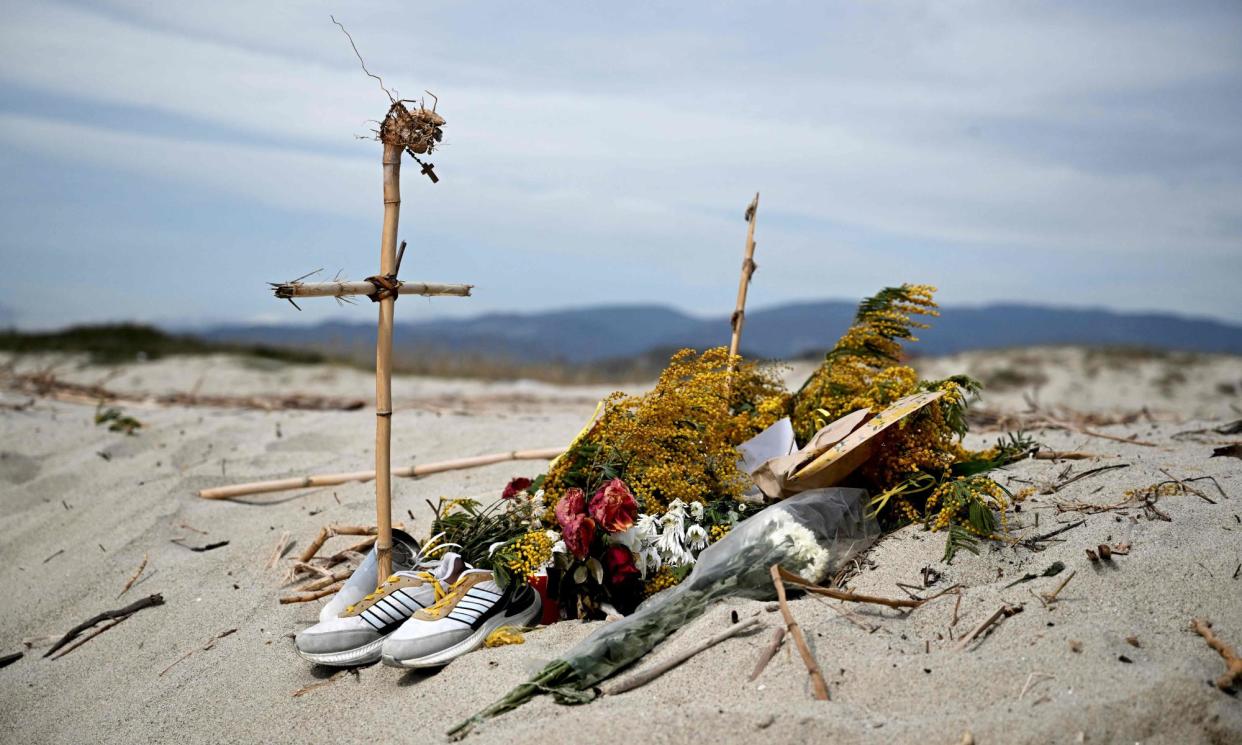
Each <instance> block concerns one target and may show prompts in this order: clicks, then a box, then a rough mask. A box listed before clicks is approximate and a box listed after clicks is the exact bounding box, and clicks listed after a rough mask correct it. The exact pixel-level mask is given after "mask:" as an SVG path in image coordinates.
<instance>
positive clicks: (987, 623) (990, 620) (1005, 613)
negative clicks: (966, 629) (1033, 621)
mask: <svg viewBox="0 0 1242 745" xmlns="http://www.w3.org/2000/svg"><path fill="white" fill-rule="evenodd" d="M1021 612H1022V606H1021V605H1009V604H1008V603H1006V604H1004V605H1002V606H1001V607H1000V608H997V609H996V612H995V613H993V614H992V615H990V616H988V617H987V618H985V619H983V622H982V623H980V624H979V625H978V626H976V627H974V628H973V629H971V631H970V633H969V634H967V635H966V636H963V637H962V640H961V641H960V642H958V644H957V651H959V652H961V651H962V650H964V649H966V647H968V646H970V643H971V642H972V641H974V640H975V639H976V638H978V637H979V636H980V635H982V634H983V632H985V631H987V630H988V629H990V628H991V627H992V626H993V625H995V624H996V623H997V622H999V621H1000V620H1001V619H1002V618H1008V617H1009V616H1012V615H1015V614H1017V613H1021Z"/></svg>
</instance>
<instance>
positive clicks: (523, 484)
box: [500, 476, 531, 499]
mask: <svg viewBox="0 0 1242 745" xmlns="http://www.w3.org/2000/svg"><path fill="white" fill-rule="evenodd" d="M530 484H531V481H530V479H524V478H522V477H521V476H518V477H517V478H515V479H513V480H512V481H510V482H509V484H508V486H506V487H505V490H504V491H503V492H502V493H501V494H500V498H501V499H513V498H514V497H516V496H517V495H519V494H521V493H522V492H524V491H526V490H527V489H528V488H529V487H530Z"/></svg>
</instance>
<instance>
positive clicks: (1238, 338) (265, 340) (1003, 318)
mask: <svg viewBox="0 0 1242 745" xmlns="http://www.w3.org/2000/svg"><path fill="white" fill-rule="evenodd" d="M855 309H856V305H855V303H852V302H844V301H823V302H802V303H790V304H787V305H780V306H776V307H772V308H766V309H758V310H755V311H753V312H752V313H750V314H748V315H747V317H746V326H745V331H744V333H743V337H742V339H743V343H742V350H743V352H744V353H746V354H747V355H750V356H754V357H761V358H780V359H792V358H796V357H803V356H809V355H816V356H817V355H819V354H822V353H823V352H824V350H825V349H827V348H828V347H829V346H830V345H832V344H833V343H834V342H835V340H836V339H837V338H838V337H839V336H840V335H841V333H842V332H843V331H844V330H845V329H846V328H848V327H849V325H850V323H851V321H852V320H853V317H854V312H855ZM933 320H934V323H933V325H932V328H930V329H926V330H924V331H923V332H922V333H920V334H919V337H920V339H921V341H920V343H919V344H918V345H917V347H916V350H917V351H918V352H919V353H920V354H924V355H940V354H948V353H952V352H961V351H967V350H972V349H988V348H1002V347H1025V346H1034V345H1052V344H1074V345H1090V346H1131V347H1145V348H1152V349H1167V350H1184V351H1193V352H1227V353H1233V354H1242V325H1237V324H1229V323H1223V322H1220V321H1213V320H1207V319H1196V318H1183V317H1179V316H1175V315H1170V314H1162V313H1117V312H1113V311H1108V310H1097V309H1070V308H1051V307H1044V306H1034V305H1008V304H1004V305H987V306H982V307H974V308H954V307H949V308H942V309H941V316H940V318H937V319H933ZM195 335H196V336H199V337H202V338H206V339H209V340H213V341H220V342H230V343H242V344H260V345H269V346H282V347H297V348H301V349H315V350H320V351H324V352H329V353H334V354H346V355H367V354H374V339H375V326H374V324H373V323H371V322H369V321H357V322H347V323H343V322H338V321H332V322H325V323H321V324H317V325H313V326H282V325H244V326H241V325H233V326H217V327H213V328H209V329H206V330H199V331H198V332H196V334H195ZM728 342H729V321H728V318H727V317H717V318H706V319H704V318H696V317H694V316H689V315H686V314H685V313H682V312H680V311H678V310H676V309H673V308H670V307H666V306H658V305H624V306H599V307H593V308H581V309H575V310H559V311H548V312H539V313H490V314H487V315H482V316H478V317H476V318H469V319H456V320H436V321H421V322H419V321H416V322H408V323H398V324H397V327H396V330H395V344H396V348H397V352H398V354H401V355H404V356H407V357H409V356H415V357H416V356H418V355H420V354H436V353H445V352H448V353H454V354H456V355H459V356H470V357H477V358H485V359H499V360H508V361H514V362H535V361H543V362H559V363H568V364H587V365H589V364H597V363H600V362H603V361H606V360H616V359H622V358H628V357H636V356H641V355H650V354H663V353H666V352H667V351H668V350H670V349H675V348H680V347H695V348H698V349H703V348H705V347H710V346H717V345H724V344H728Z"/></svg>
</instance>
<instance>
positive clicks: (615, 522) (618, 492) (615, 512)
mask: <svg viewBox="0 0 1242 745" xmlns="http://www.w3.org/2000/svg"><path fill="white" fill-rule="evenodd" d="M591 517H593V518H595V522H597V523H599V526H600V527H601V528H603V529H604V530H606V531H608V532H609V533H620V532H621V531H623V530H628V529H629V527H630V526H631V525H633V524H634V521H635V520H637V519H638V502H636V501H634V495H633V494H631V493H630V488H629V487H628V486H626V485H625V482H624V481H622V480H621V479H613V480H612V481H609V482H608V483H607V484H604V485H603V487H601V488H600V490H599V491H597V492H595V496H593V497H591Z"/></svg>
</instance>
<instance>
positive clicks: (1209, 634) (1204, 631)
mask: <svg viewBox="0 0 1242 745" xmlns="http://www.w3.org/2000/svg"><path fill="white" fill-rule="evenodd" d="M1190 627H1191V628H1192V629H1194V631H1195V633H1196V634H1198V635H1199V636H1201V637H1203V640H1204V641H1205V642H1207V645H1208V646H1209V647H1211V648H1212V649H1215V650H1216V652H1217V653H1218V654H1219V655H1220V656H1221V658H1222V659H1224V661H1225V672H1224V674H1222V675H1221V676H1220V677H1219V678H1217V679H1216V687H1217V688H1219V689H1221V690H1222V691H1229V690H1232V689H1233V688H1234V686H1236V685H1237V684H1238V681H1239V680H1242V657H1239V656H1238V653H1237V652H1236V651H1234V648H1233V647H1231V646H1229V645H1228V644H1226V643H1225V642H1224V640H1222V639H1221V638H1220V637H1218V636H1216V634H1215V633H1214V632H1213V631H1212V624H1211V622H1209V621H1208V620H1207V619H1203V618H1195V619H1192V620H1191V621H1190Z"/></svg>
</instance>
